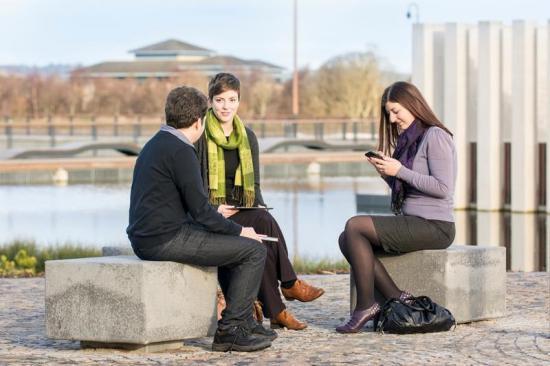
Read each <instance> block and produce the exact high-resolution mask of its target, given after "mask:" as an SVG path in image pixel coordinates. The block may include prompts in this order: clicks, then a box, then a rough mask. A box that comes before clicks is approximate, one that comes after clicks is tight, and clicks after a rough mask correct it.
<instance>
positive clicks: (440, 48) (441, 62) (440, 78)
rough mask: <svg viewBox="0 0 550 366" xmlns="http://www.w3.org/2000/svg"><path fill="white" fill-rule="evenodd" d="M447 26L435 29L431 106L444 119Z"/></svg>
mask: <svg viewBox="0 0 550 366" xmlns="http://www.w3.org/2000/svg"><path fill="white" fill-rule="evenodd" d="M445 42H446V37H445V26H444V25H441V26H438V27H437V28H436V29H435V31H434V62H433V70H432V72H433V75H434V76H433V78H434V86H433V96H432V102H431V103H430V106H431V107H432V110H433V111H434V113H435V115H436V116H437V117H438V118H440V119H442V118H443V116H444V115H445V84H446V83H447V82H446V80H445V63H446V60H445Z"/></svg>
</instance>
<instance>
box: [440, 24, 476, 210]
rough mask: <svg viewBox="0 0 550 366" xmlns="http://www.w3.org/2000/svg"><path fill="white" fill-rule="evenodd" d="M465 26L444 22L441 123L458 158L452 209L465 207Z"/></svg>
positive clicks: (466, 152) (466, 163)
mask: <svg viewBox="0 0 550 366" xmlns="http://www.w3.org/2000/svg"><path fill="white" fill-rule="evenodd" d="M466 32H467V28H466V26H464V25H462V24H456V23H448V24H446V25H445V57H444V59H445V62H443V65H444V69H445V73H444V80H445V85H444V91H443V95H444V108H443V110H444V111H445V113H444V115H443V123H444V124H445V125H447V126H448V127H449V129H450V130H451V132H452V133H453V135H454V137H453V140H454V143H455V147H456V153H457V160H458V172H457V173H458V174H457V180H456V184H455V196H454V205H455V208H456V209H465V208H468V206H469V202H468V198H469V197H468V191H469V182H470V176H469V166H470V164H469V162H470V157H469V154H468V136H467V135H466V133H467V129H466V128H467V120H466V112H467V109H466V107H467V105H466V98H467V97H466V96H467V78H468V73H467V57H468V56H467V55H468V53H467V34H466Z"/></svg>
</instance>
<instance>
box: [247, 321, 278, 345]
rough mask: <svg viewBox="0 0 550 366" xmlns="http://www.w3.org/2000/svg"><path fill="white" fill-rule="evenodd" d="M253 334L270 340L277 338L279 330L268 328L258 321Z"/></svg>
mask: <svg viewBox="0 0 550 366" xmlns="http://www.w3.org/2000/svg"><path fill="white" fill-rule="evenodd" d="M252 334H254V335H257V336H262V337H264V338H267V339H269V340H270V341H274V340H275V339H276V338H277V332H276V331H274V330H272V329H267V328H265V327H264V326H263V325H261V324H260V323H256V324H255V325H254V326H253V328H252Z"/></svg>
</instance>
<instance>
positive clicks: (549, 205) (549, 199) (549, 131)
mask: <svg viewBox="0 0 550 366" xmlns="http://www.w3.org/2000/svg"><path fill="white" fill-rule="evenodd" d="M546 28H547V30H548V33H547V37H548V38H547V41H548V54H547V57H548V58H547V60H546V67H547V70H548V73H547V76H548V78H547V79H548V82H547V83H546V86H547V92H548V99H550V21H548V24H547V26H546ZM546 108H547V114H546V116H547V118H548V119H547V120H546V212H547V213H549V214H550V105H548V104H547V105H546ZM546 222H547V225H546V233H547V239H546V243H547V244H548V243H550V216H549V218H548V220H546ZM549 245H550V244H549ZM546 254H547V257H546V258H547V260H546V268H547V269H548V271H549V272H550V251H549V250H546Z"/></svg>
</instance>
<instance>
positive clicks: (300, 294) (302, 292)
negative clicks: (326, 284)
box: [281, 280, 325, 302]
mask: <svg viewBox="0 0 550 366" xmlns="http://www.w3.org/2000/svg"><path fill="white" fill-rule="evenodd" d="M281 292H282V293H283V296H284V297H285V299H287V300H289V301H292V300H298V301H301V302H310V301H313V300H315V299H316V298H318V297H319V296H321V295H322V294H324V293H325V290H323V289H322V288H318V287H315V286H311V285H310V284H309V283H307V282H305V281H302V280H296V282H294V285H293V286H292V287H291V288H281Z"/></svg>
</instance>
